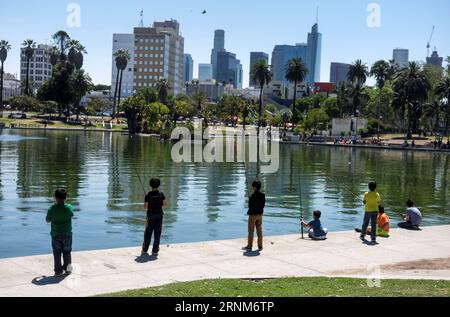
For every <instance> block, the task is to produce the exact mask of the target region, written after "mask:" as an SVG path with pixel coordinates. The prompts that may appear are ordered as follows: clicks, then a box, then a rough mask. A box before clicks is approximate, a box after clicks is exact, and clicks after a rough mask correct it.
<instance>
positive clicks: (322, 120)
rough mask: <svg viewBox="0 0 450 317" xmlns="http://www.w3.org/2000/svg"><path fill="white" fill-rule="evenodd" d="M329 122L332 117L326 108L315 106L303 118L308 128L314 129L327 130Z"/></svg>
mask: <svg viewBox="0 0 450 317" xmlns="http://www.w3.org/2000/svg"><path fill="white" fill-rule="evenodd" d="M329 122H330V117H329V116H328V115H327V113H326V112H325V110H323V109H320V108H315V109H312V110H311V111H309V112H308V114H307V115H306V117H305V118H304V120H303V124H304V126H305V129H306V130H312V129H320V130H325V129H326V128H327V124H328V123H329Z"/></svg>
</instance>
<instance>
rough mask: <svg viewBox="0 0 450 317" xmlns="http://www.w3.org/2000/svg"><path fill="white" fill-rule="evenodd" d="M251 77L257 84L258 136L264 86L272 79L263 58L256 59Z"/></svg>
mask: <svg viewBox="0 0 450 317" xmlns="http://www.w3.org/2000/svg"><path fill="white" fill-rule="evenodd" d="M252 77H253V81H254V82H255V84H258V85H259V109H258V136H259V129H260V127H261V120H262V103H263V91H264V86H266V85H269V84H270V82H271V81H272V72H271V71H270V67H269V65H267V63H266V61H265V60H264V59H260V60H259V61H257V62H256V63H255V64H254V65H253V68H252Z"/></svg>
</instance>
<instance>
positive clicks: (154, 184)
mask: <svg viewBox="0 0 450 317" xmlns="http://www.w3.org/2000/svg"><path fill="white" fill-rule="evenodd" d="M160 186H161V181H160V180H159V179H157V178H152V179H151V180H150V187H151V188H152V191H151V192H149V193H148V194H147V195H146V196H145V204H144V207H145V209H147V227H146V229H145V234H144V244H143V245H142V255H146V254H148V249H149V248H150V243H151V241H152V235H153V234H154V235H155V236H154V242H153V250H152V253H153V255H154V256H157V255H158V253H159V244H160V241H161V232H162V225H163V215H164V211H163V207H164V206H165V205H166V197H165V196H164V193H162V192H160V191H159V187H160Z"/></svg>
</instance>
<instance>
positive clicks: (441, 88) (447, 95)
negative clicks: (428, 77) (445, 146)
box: [435, 76, 450, 141]
mask: <svg viewBox="0 0 450 317" xmlns="http://www.w3.org/2000/svg"><path fill="white" fill-rule="evenodd" d="M435 92H436V94H437V95H438V96H439V98H440V99H441V100H445V99H447V100H446V103H445V108H446V120H445V132H446V134H447V140H448V141H450V131H449V129H450V77H448V76H447V77H445V79H443V80H442V81H441V82H440V83H439V84H438V85H437V86H436V91H435Z"/></svg>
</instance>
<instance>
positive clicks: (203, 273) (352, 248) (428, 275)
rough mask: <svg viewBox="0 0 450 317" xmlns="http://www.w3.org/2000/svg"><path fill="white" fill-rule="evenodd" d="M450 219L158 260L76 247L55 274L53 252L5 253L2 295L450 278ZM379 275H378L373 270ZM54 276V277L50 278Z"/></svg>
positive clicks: (180, 248) (186, 249)
mask: <svg viewBox="0 0 450 317" xmlns="http://www.w3.org/2000/svg"><path fill="white" fill-rule="evenodd" d="M449 238H450V226H440V227H428V228H425V229H424V230H423V231H421V232H411V231H404V230H398V229H396V230H393V232H392V237H391V238H389V239H380V240H379V242H380V243H379V245H376V246H369V245H365V244H363V243H362V242H361V241H360V240H359V239H358V235H357V234H355V233H354V232H338V233H331V234H330V235H329V239H328V240H327V241H324V242H314V241H310V240H308V239H305V240H301V239H300V237H299V235H288V236H277V237H267V238H266V240H265V250H264V251H263V252H262V253H261V254H258V253H250V254H244V253H243V252H242V251H240V248H241V247H242V246H243V245H244V244H245V241H244V240H242V239H241V240H227V241H212V242H202V243H189V244H177V245H170V246H165V245H164V246H163V247H162V248H161V253H160V256H159V259H158V260H154V259H152V258H140V257H138V255H139V252H140V248H125V249H113V250H100V251H87V252H75V253H74V254H73V261H74V274H72V275H71V276H69V277H66V278H55V277H52V276H51V275H52V261H53V260H52V256H51V255H42V256H32V257H22V258H11V259H3V260H0V296H2V297H4V296H32V297H34V296H90V295H97V294H104V293H110V292H116V291H123V290H129V289H138V288H144V287H151V286H160V285H164V284H169V283H174V282H184V281H194V280H202V279H212V278H274V277H309V276H328V277H337V276H348V277H364V278H365V277H371V278H373V277H376V275H378V274H380V277H381V278H382V279H383V278H402V279H403V278H405V279H406V278H407V279H445V280H450V263H449V262H450V261H449V260H450V239H449ZM373 274H375V275H373ZM46 276H49V277H46Z"/></svg>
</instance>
